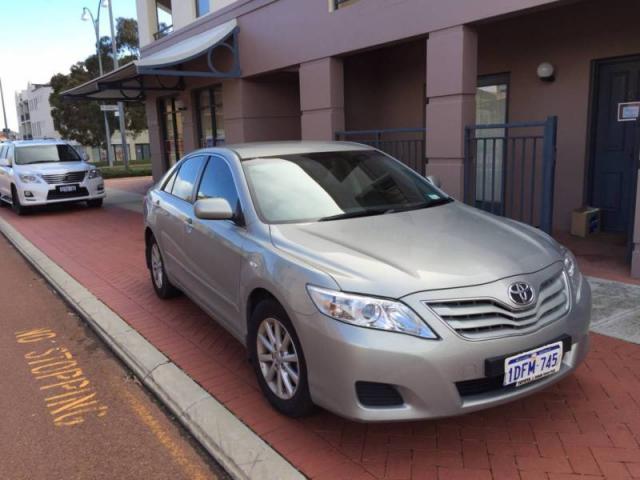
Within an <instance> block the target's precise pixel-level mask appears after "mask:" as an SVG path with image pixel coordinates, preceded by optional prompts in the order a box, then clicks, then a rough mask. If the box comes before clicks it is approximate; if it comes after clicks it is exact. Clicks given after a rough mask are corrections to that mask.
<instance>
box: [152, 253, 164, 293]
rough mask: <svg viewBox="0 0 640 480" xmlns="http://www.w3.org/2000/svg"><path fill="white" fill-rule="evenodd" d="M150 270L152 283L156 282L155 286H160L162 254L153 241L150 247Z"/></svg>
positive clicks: (161, 279) (162, 272) (161, 280)
mask: <svg viewBox="0 0 640 480" xmlns="http://www.w3.org/2000/svg"><path fill="white" fill-rule="evenodd" d="M151 272H152V274H153V283H155V284H156V287H157V288H162V283H163V274H164V271H163V267H162V256H161V255H160V249H159V248H158V244H157V243H154V244H153V246H152V247H151Z"/></svg>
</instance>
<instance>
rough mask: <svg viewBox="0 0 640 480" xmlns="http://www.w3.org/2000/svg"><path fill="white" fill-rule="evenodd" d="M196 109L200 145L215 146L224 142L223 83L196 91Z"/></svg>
mask: <svg viewBox="0 0 640 480" xmlns="http://www.w3.org/2000/svg"><path fill="white" fill-rule="evenodd" d="M196 110H197V112H198V118H197V120H198V141H199V143H200V147H202V148H206V147H215V146H216V145H222V144H224V140H225V135H224V115H223V106H222V85H215V86H213V87H207V88H204V89H202V90H199V91H198V92H196Z"/></svg>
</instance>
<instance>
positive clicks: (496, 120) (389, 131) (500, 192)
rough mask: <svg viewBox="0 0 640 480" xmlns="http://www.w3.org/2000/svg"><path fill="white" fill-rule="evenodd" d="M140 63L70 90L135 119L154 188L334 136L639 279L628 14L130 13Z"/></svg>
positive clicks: (541, 0) (486, 5)
mask: <svg viewBox="0 0 640 480" xmlns="http://www.w3.org/2000/svg"><path fill="white" fill-rule="evenodd" d="M137 8H138V23H139V29H140V40H141V45H142V49H141V59H140V60H138V61H137V62H134V63H132V64H129V65H126V66H124V67H121V68H120V69H119V70H117V71H115V72H111V73H109V74H106V75H105V76H104V77H102V78H101V79H97V80H95V81H93V82H89V83H87V84H85V85H83V86H81V87H78V88H76V89H74V90H72V91H70V92H68V95H69V96H72V97H85V98H93V99H96V98H98V99H109V100H115V99H124V100H133V101H144V102H145V104H146V109H147V114H148V121H149V128H150V131H149V135H150V146H151V156H152V158H153V161H154V176H156V177H159V176H160V175H161V174H162V173H163V172H164V171H166V170H167V168H169V167H170V166H171V165H172V164H173V163H174V162H175V161H176V160H177V159H179V158H180V157H181V156H182V155H184V154H185V153H188V152H190V151H192V150H194V149H197V148H199V147H201V146H214V145H219V144H222V143H227V144H229V143H236V142H247V141H262V140H284V139H325V140H329V139H335V138H340V139H348V140H355V141H363V142H366V143H372V144H374V145H377V146H379V147H380V148H381V149H383V150H386V151H388V152H389V153H392V154H394V155H395V156H397V157H398V158H400V159H401V160H402V161H404V162H405V163H407V164H409V165H410V166H411V167H412V168H415V169H416V170H418V171H419V172H420V173H427V174H432V175H437V176H439V177H440V178H441V180H442V182H443V185H444V188H445V189H446V190H447V191H448V192H449V193H450V194H452V195H453V196H455V197H457V198H459V199H461V200H465V201H467V202H468V203H471V204H474V205H476V206H478V207H479V208H484V209H486V210H489V211H491V212H493V213H496V214H499V215H505V216H508V217H511V218H515V219H516V220H521V221H524V222H527V223H530V224H532V225H535V226H538V227H541V228H543V229H545V230H546V231H549V232H552V231H567V230H568V229H569V227H570V222H571V213H572V211H573V210H574V209H576V208H579V207H582V206H584V205H590V206H595V207H598V208H600V209H601V211H602V222H601V226H602V229H603V230H604V231H605V232H608V233H609V234H611V236H613V237H617V238H619V239H620V241H622V242H624V243H625V244H626V245H627V255H626V261H627V262H628V263H629V264H632V265H633V267H632V268H633V272H634V273H635V274H636V275H639V276H640V205H639V202H640V200H638V195H637V190H638V184H639V183H640V182H638V168H639V166H640V161H639V158H640V156H639V154H638V150H639V143H640V133H638V119H637V117H638V111H639V110H640V107H639V106H640V104H639V103H638V102H639V101H640V35H638V28H637V19H638V18H640V4H639V3H638V2H637V1H634V0H610V1H608V2H602V1H600V0H571V1H568V0H486V1H482V2H479V1H476V0H304V1H301V0H235V1H232V0H228V1H220V0H182V1H177V0H137Z"/></svg>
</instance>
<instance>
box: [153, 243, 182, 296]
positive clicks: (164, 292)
mask: <svg viewBox="0 0 640 480" xmlns="http://www.w3.org/2000/svg"><path fill="white" fill-rule="evenodd" d="M148 255H149V263H148V264H149V273H150V274H151V283H152V284H153V289H154V290H155V291H156V295H158V297H160V298H162V299H163V300H166V299H168V298H173V297H175V296H177V295H179V294H180V290H178V289H177V288H176V287H174V286H173V285H172V284H171V282H170V281H169V277H167V271H166V269H165V267H164V259H163V258H162V253H161V252H160V246H159V245H158V242H156V239H155V238H154V237H151V240H150V242H149V252H148Z"/></svg>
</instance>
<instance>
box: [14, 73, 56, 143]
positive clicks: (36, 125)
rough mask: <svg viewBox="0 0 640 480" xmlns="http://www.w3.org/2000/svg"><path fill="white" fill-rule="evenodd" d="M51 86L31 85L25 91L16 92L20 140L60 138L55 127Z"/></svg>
mask: <svg viewBox="0 0 640 480" xmlns="http://www.w3.org/2000/svg"><path fill="white" fill-rule="evenodd" d="M52 92H53V89H52V88H51V86H50V85H46V84H37V83H29V85H28V86H27V88H26V89H25V90H22V91H21V92H16V109H17V114H18V128H19V134H20V138H22V139H24V140H28V139H31V138H45V137H46V138H60V135H59V134H58V132H57V131H56V129H55V127H54V126H53V117H51V105H50V104H49V96H50V95H51V93H52Z"/></svg>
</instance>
